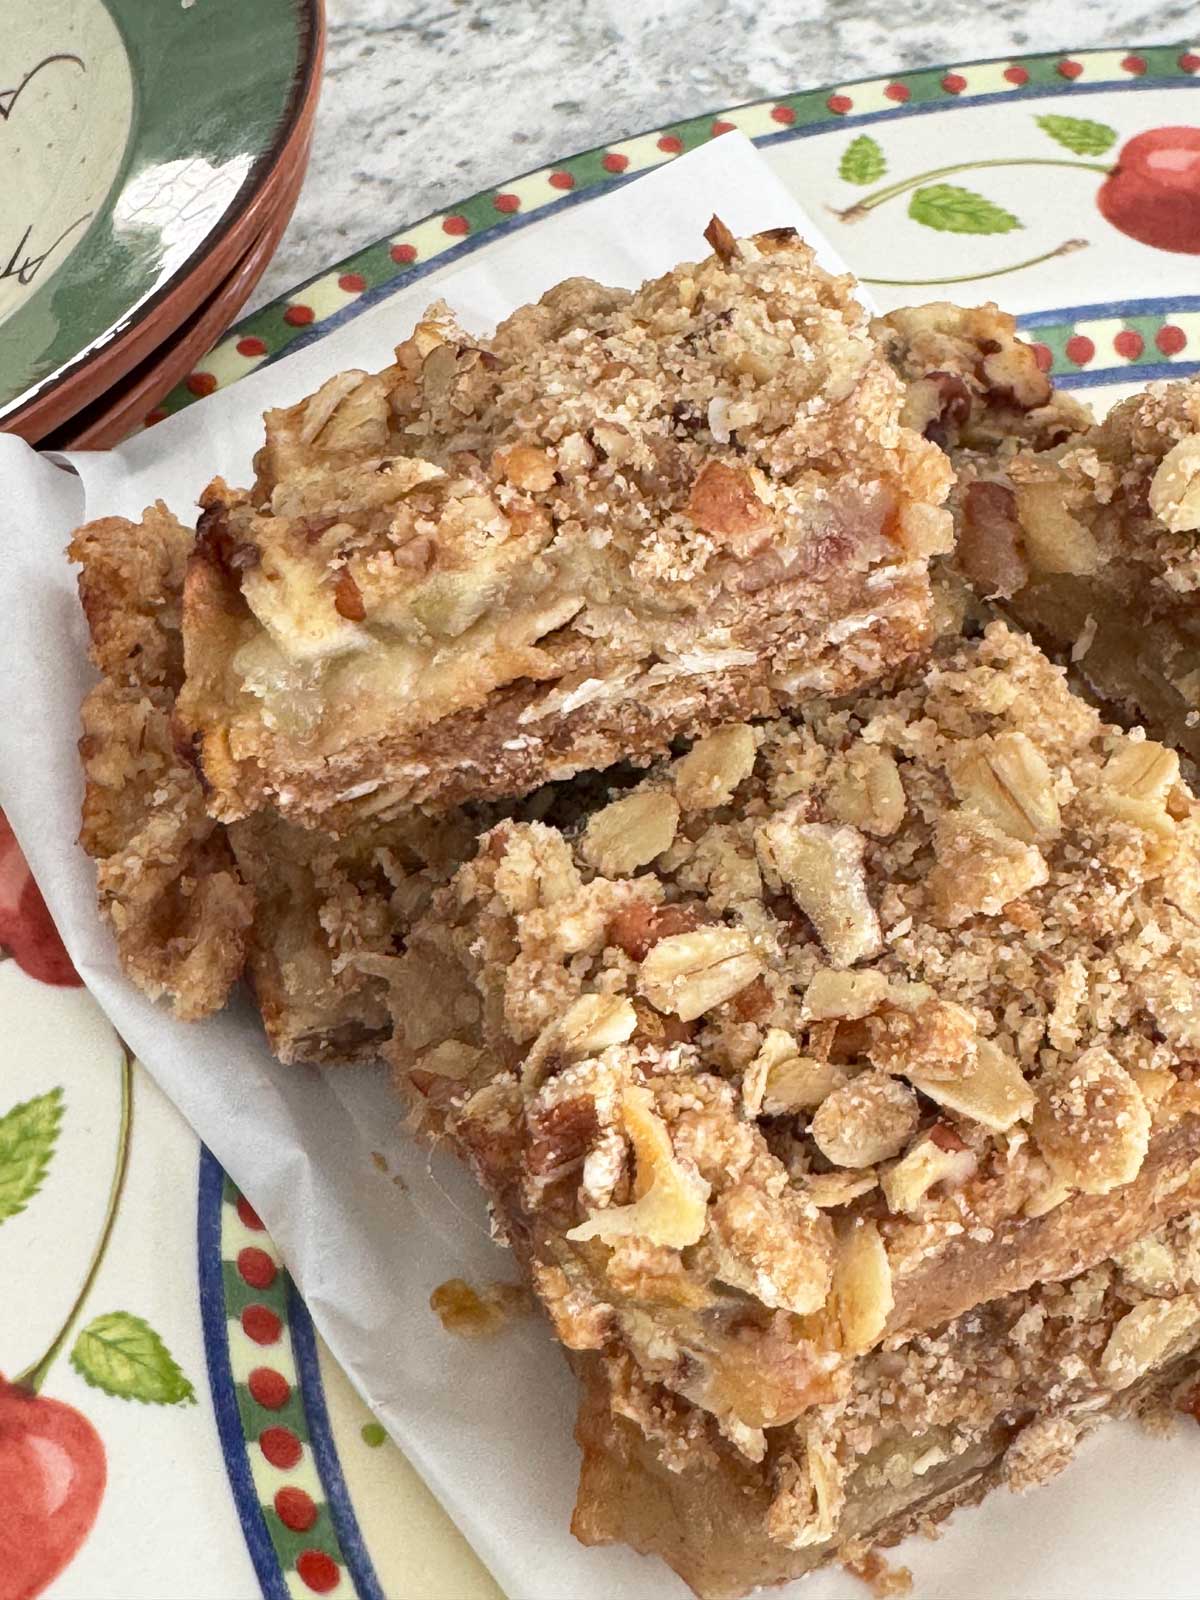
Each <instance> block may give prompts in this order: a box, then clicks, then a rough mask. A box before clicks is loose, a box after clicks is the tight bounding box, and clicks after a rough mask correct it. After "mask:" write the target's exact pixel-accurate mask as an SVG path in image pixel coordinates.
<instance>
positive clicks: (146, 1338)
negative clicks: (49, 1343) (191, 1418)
mask: <svg viewBox="0 0 1200 1600" xmlns="http://www.w3.org/2000/svg"><path fill="white" fill-rule="evenodd" d="M71 1365H72V1366H73V1367H74V1368H75V1370H76V1372H78V1373H79V1375H80V1377H81V1378H83V1379H84V1380H85V1381H86V1382H88V1383H90V1384H91V1385H92V1387H93V1388H94V1389H103V1390H104V1392H105V1394H112V1395H116V1396H117V1398H118V1399H120V1400H141V1401H142V1402H143V1403H144V1404H146V1405H156V1406H177V1405H192V1404H194V1403H195V1400H196V1392H195V1390H194V1389H193V1388H192V1386H191V1384H190V1383H189V1381H188V1379H187V1378H186V1377H184V1375H183V1373H182V1371H181V1370H180V1368H179V1364H178V1363H177V1362H176V1360H175V1358H174V1357H173V1356H172V1354H171V1352H170V1351H169V1350H168V1349H167V1347H166V1345H165V1344H164V1343H163V1342H162V1340H161V1339H160V1338H159V1336H158V1334H156V1333H155V1331H154V1329H153V1328H152V1327H151V1326H150V1324H149V1323H148V1322H143V1320H142V1319H141V1317H135V1316H133V1315H132V1313H131V1312H128V1311H110V1312H109V1313H108V1314H107V1315H106V1316H103V1317H94V1318H93V1319H92V1321H91V1322H89V1323H88V1325H87V1327H86V1328H84V1329H83V1331H82V1332H81V1333H80V1335H79V1337H78V1338H77V1339H76V1341H75V1348H74V1349H73V1350H72V1351H71Z"/></svg>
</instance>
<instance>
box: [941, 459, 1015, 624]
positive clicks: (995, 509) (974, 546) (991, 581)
mask: <svg viewBox="0 0 1200 1600" xmlns="http://www.w3.org/2000/svg"><path fill="white" fill-rule="evenodd" d="M956 556H957V559H958V564H959V566H960V567H961V568H962V570H963V572H964V573H965V574H966V576H967V577H968V578H969V579H970V581H971V582H972V583H973V584H974V585H975V587H976V589H977V590H978V591H979V593H980V594H981V595H983V597H984V598H985V599H987V600H993V599H996V598H997V597H1001V598H1004V599H1007V598H1008V597H1009V596H1010V595H1014V594H1017V593H1018V592H1019V591H1020V590H1022V589H1023V588H1024V587H1025V585H1026V584H1027V583H1028V582H1029V576H1030V572H1029V562H1028V560H1027V559H1026V555H1025V540H1024V532H1023V529H1022V527H1021V519H1020V517H1019V516H1018V515H1017V497H1016V495H1015V494H1014V493H1013V491H1012V490H1011V489H1010V488H1008V486H1007V485H1006V484H1002V483H989V482H987V481H986V480H985V481H983V482H979V483H972V484H970V485H968V488H967V492H966V497H965V500H964V503H963V520H962V526H961V528H960V529H959V536H958V546H957V550H956Z"/></svg>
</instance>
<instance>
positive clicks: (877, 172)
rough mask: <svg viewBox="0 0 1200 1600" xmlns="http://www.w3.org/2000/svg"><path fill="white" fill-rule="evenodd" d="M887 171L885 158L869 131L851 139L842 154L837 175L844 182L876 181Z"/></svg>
mask: <svg viewBox="0 0 1200 1600" xmlns="http://www.w3.org/2000/svg"><path fill="white" fill-rule="evenodd" d="M886 171H887V160H886V159H885V157H884V154H883V151H882V150H881V149H880V148H879V144H878V143H877V141H876V140H874V139H872V138H871V135H870V134H869V133H860V134H859V136H858V138H857V139H852V140H851V141H850V143H849V144H848V145H847V146H846V149H845V151H844V153H843V155H842V160H841V165H840V166H839V167H838V177H839V178H841V179H843V180H844V181H845V182H846V183H878V182H879V180H880V178H882V177H883V175H884V173H885V172H886Z"/></svg>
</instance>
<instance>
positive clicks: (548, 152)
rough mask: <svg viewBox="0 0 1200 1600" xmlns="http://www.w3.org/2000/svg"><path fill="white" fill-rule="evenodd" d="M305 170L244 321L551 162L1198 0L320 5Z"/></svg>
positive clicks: (1179, 13)
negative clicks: (789, 96) (427, 217)
mask: <svg viewBox="0 0 1200 1600" xmlns="http://www.w3.org/2000/svg"><path fill="white" fill-rule="evenodd" d="M326 3H327V7H328V14H329V46H328V55H327V60H326V72H325V87H324V91H323V95H322V100H321V105H320V109H319V111H318V114H317V126H316V137H315V143H314V149H313V156H312V164H311V166H310V168H309V172H308V177H307V180H306V182H305V186H304V190H303V192H302V194H301V196H300V202H299V205H298V206H297V209H296V215H295V217H294V218H293V221H292V223H291V226H290V227H289V229H288V231H287V233H286V234H285V236H284V239H283V242H282V244H281V246H280V248H279V252H278V254H277V255H276V257H275V260H274V261H273V262H272V264H271V266H270V268H269V269H268V271H267V273H266V275H265V277H264V278H263V279H262V282H261V283H260V284H259V286H258V289H257V291H256V293H255V296H254V299H253V300H252V302H251V308H252V307H253V306H255V305H261V304H263V303H264V302H265V301H267V300H271V299H273V298H274V297H275V296H276V295H278V294H281V293H282V292H283V291H284V290H286V289H288V288H289V287H291V286H292V285H293V284H295V283H297V282H299V281H301V280H302V279H304V278H306V277H309V276H310V275H312V274H313V273H315V272H317V271H319V270H320V269H321V268H323V267H326V266H328V265H329V264H330V263H331V262H334V261H336V260H338V259H339V258H340V257H342V256H344V255H347V254H348V253H349V252H350V251H352V250H355V249H357V248H358V247H359V246H360V245H364V244H367V243H369V242H370V241H371V240H373V239H376V238H378V237H379V236H380V235H381V234H383V233H385V232H387V231H389V230H390V229H393V228H397V227H399V226H400V224H401V223H404V222H407V221H413V220H415V219H416V218H418V217H420V216H422V215H423V214H424V213H426V212H428V211H432V210H435V209H439V208H441V207H443V206H446V205H448V204H449V203H450V202H452V201H454V200H456V199H459V198H461V197H462V196H464V195H469V194H472V193H474V192H475V191H476V190H478V189H481V188H484V187H487V186H490V185H492V184H495V183H498V182H499V181H500V180H501V179H503V178H506V177H509V176H510V175H512V174H513V173H517V172H521V171H524V170H526V169H528V168H530V167H536V166H539V165H541V164H542V163H544V162H547V161H550V160H552V159H554V158H555V157H559V156H563V155H569V154H571V153H573V152H574V151H577V150H584V149H587V148H588V147H589V146H591V145H594V144H599V143H601V142H604V141H607V140H612V139H618V138H622V137H625V136H628V135H630V134H633V133H637V132H639V131H640V130H641V129H643V128H646V127H650V126H653V125H655V124H661V123H664V122H672V121H675V120H677V119H680V118H684V117H690V116H695V115H697V114H698V113H699V112H702V111H705V110H709V109H713V110H715V109H718V108H720V107H724V106H730V105H736V104H737V103H738V102H739V101H742V100H751V99H758V98H761V97H764V96H766V95H772V94H784V93H788V92H791V91H794V90H796V89H800V88H806V87H809V86H813V85H819V84H824V83H830V82H834V81H837V80H842V79H852V78H857V77H863V76H867V75H871V74H874V73H881V72H885V71H887V70H888V69H889V68H896V69H900V68H911V67H917V66H929V65H936V64H940V63H954V62H960V61H968V60H971V59H972V58H977V57H982V56H997V55H1004V54H1007V53H1009V52H1010V51H1011V52H1014V53H1016V52H1022V53H1029V52H1033V51H1041V50H1056V49H1061V48H1075V49H1082V48H1084V47H1093V48H1094V47H1097V46H1102V45H1105V44H1124V45H1128V44H1154V43H1168V42H1170V41H1172V40H1176V39H1179V40H1182V39H1185V38H1188V37H1189V36H1190V35H1191V34H1192V33H1194V32H1195V31H1196V29H1197V25H1198V19H1197V8H1196V0H1149V3H1146V4H1141V5H1137V4H1135V5H1134V6H1133V7H1132V8H1131V7H1129V6H1128V5H1126V4H1122V3H1121V0H1090V3H1089V4H1087V5H1086V6H1085V5H1084V4H1083V3H1082V0H990V3H984V0H326Z"/></svg>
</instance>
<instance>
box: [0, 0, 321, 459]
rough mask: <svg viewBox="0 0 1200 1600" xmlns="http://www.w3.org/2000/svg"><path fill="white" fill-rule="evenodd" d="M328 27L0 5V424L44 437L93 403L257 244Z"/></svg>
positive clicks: (312, 6)
mask: <svg viewBox="0 0 1200 1600" xmlns="http://www.w3.org/2000/svg"><path fill="white" fill-rule="evenodd" d="M321 17H322V6H321V0H253V3H252V4H247V3H246V0H205V3H204V4H203V5H186V4H180V3H178V0H175V3H162V4H147V3H146V0H4V28H3V37H2V39H0V84H2V85H4V86H3V87H0V162H2V165H3V169H4V175H5V199H6V204H5V207H4V215H3V217H2V218H0V329H2V332H0V339H2V341H3V344H2V349H3V357H2V359H0V425H3V426H5V427H8V428H12V429H15V430H16V431H19V432H22V433H24V434H25V435H26V436H27V437H35V436H37V431H38V429H39V428H40V429H41V431H45V430H46V429H47V428H48V427H50V426H53V425H55V423H57V422H58V421H61V420H62V418H63V417H64V416H66V415H69V414H70V413H71V411H72V409H78V407H79V406H80V405H82V404H84V403H86V401H87V400H90V399H92V398H94V396H95V395H96V394H97V393H99V392H100V390H101V389H102V388H103V387H106V386H107V384H108V383H110V382H111V381H113V379H114V378H115V377H117V376H119V375H120V374H121V372H123V371H125V370H127V368H128V367H129V366H130V365H132V363H133V361H135V360H137V359H139V358H140V357H141V356H142V355H144V354H145V353H146V349H147V348H148V341H150V340H152V339H153V338H154V337H155V333H156V330H157V334H158V337H159V338H161V336H162V334H163V332H166V331H170V329H171V328H173V327H174V326H175V324H176V323H177V322H179V321H181V320H182V319H183V316H184V315H186V313H187V311H188V310H190V309H191V304H192V303H194V302H195V301H198V300H199V299H201V298H202V297H203V296H204V295H205V294H206V293H208V292H210V291H211V289H212V288H213V287H214V286H215V284H216V282H217V281H219V279H220V278H221V276H222V275H223V274H224V273H225V272H226V271H228V269H229V268H230V267H231V266H232V265H233V263H234V261H235V260H236V259H237V257H238V256H239V255H240V254H242V252H243V251H244V249H245V247H246V246H247V245H248V244H249V243H250V241H251V239H252V238H253V237H254V234H255V233H256V232H259V231H261V227H262V223H263V221H264V220H265V219H264V218H262V217H261V212H262V210H263V208H264V206H267V205H268V204H269V202H270V182H271V179H272V178H273V176H274V175H275V173H276V172H277V171H278V170H279V169H280V168H281V167H286V166H288V165H289V164H290V161H291V160H292V159H294V156H293V155H292V150H293V146H292V141H293V139H294V138H295V136H296V133H297V129H298V127H299V126H300V125H301V124H304V123H306V121H307V119H308V118H310V117H311V113H312V109H313V106H314V105H315V93H316V80H317V77H318V74H319V61H320V43H321V38H322V30H321ZM246 229H249V230H250V231H249V233H248V234H247V233H246V232H245V230H246ZM181 291H182V292H181ZM168 302H170V303H168Z"/></svg>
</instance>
